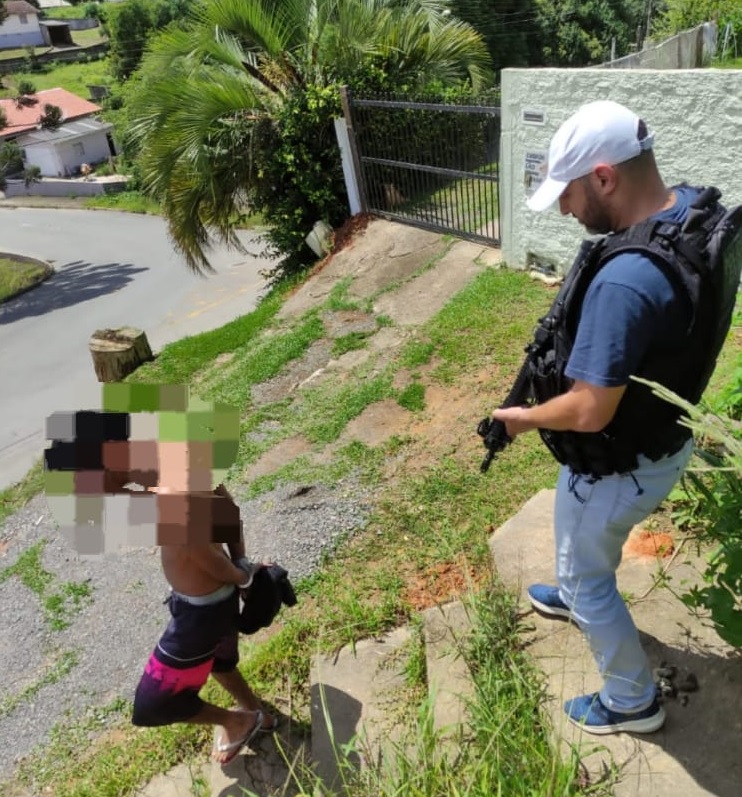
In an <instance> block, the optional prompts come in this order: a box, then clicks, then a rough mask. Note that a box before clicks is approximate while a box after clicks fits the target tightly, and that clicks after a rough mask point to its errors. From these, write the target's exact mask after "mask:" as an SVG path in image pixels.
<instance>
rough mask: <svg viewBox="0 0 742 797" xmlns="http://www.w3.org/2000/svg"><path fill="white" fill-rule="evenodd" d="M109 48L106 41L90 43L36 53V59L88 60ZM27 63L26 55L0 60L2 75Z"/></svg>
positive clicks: (47, 62) (46, 60) (21, 67)
mask: <svg viewBox="0 0 742 797" xmlns="http://www.w3.org/2000/svg"><path fill="white" fill-rule="evenodd" d="M42 44H43V42H42ZM108 48H109V45H108V42H107V41H105V42H101V43H100V44H90V45H88V46H87V47H70V48H68V49H66V50H53V51H51V52H45V53H40V54H37V55H36V60H37V61H38V62H39V63H40V64H55V63H69V62H71V61H88V60H89V59H91V58H93V57H95V56H98V57H103V56H104V55H105V54H106V53H107V52H108ZM0 49H1V48H0ZM27 65H28V63H27V59H26V58H25V57H19V58H5V59H3V60H2V61H0V75H4V74H9V73H12V72H18V71H21V70H24V69H25V68H26V67H27Z"/></svg>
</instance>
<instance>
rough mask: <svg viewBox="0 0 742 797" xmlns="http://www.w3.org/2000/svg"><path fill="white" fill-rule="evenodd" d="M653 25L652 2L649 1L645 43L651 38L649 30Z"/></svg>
mask: <svg viewBox="0 0 742 797" xmlns="http://www.w3.org/2000/svg"><path fill="white" fill-rule="evenodd" d="M651 24H652V0H647V27H646V30H645V31H644V41H646V40H647V39H648V38H649V28H650V25H651Z"/></svg>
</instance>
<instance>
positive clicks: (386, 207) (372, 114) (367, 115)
mask: <svg viewBox="0 0 742 797" xmlns="http://www.w3.org/2000/svg"><path fill="white" fill-rule="evenodd" d="M344 100H345V101H344V103H343V105H344V111H345V116H346V123H347V126H348V130H349V133H350V137H351V149H352V150H354V161H355V165H356V171H357V172H358V173H359V175H358V176H359V180H358V182H359V184H360V185H359V190H360V193H361V204H362V207H363V209H364V210H365V211H367V212H370V213H375V214H377V215H380V216H384V217H385V218H389V219H393V220H395V221H400V222H403V223H405V224H412V225H415V226H417V227H423V228H425V229H430V230H435V231H437V232H449V233H453V234H454V235H457V236H459V237H461V238H467V239H469V240H473V241H482V242H484V243H487V244H496V245H497V244H499V243H500V221H499V216H500V214H499V201H498V177H499V174H498V172H499V168H498V167H499V153H500V108H499V107H496V106H480V105H441V104H437V103H426V102H403V101H398V100H381V99H358V98H356V97H353V96H352V95H351V94H350V92H347V94H345V96H344Z"/></svg>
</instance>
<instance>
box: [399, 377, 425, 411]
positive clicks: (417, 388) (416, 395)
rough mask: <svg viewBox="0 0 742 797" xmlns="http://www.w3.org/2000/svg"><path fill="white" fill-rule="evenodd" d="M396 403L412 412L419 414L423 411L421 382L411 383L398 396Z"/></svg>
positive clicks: (423, 400) (423, 386)
mask: <svg viewBox="0 0 742 797" xmlns="http://www.w3.org/2000/svg"><path fill="white" fill-rule="evenodd" d="M397 402H398V403H399V405H400V406H401V407H404V408H405V409H407V410H411V411H412V412H419V411H420V410H424V409H425V385H423V384H422V383H421V382H413V383H412V384H411V385H407V387H406V388H405V389H404V390H403V391H402V392H401V393H400V394H399V396H398V397H397Z"/></svg>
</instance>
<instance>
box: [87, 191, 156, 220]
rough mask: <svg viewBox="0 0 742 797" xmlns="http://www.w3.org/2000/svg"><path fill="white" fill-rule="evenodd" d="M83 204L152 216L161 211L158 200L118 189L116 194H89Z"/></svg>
mask: <svg viewBox="0 0 742 797" xmlns="http://www.w3.org/2000/svg"><path fill="white" fill-rule="evenodd" d="M83 205H84V207H86V208H91V209H95V208H105V209H107V210H121V211H124V212H126V213H149V214H150V215H152V216H159V215H160V214H161V213H162V208H161V207H160V204H159V202H156V201H155V200H154V199H152V198H151V197H149V196H147V195H146V194H142V193H140V192H139V191H119V192H118V193H116V194H103V195H101V196H91V197H87V198H86V199H85V201H84V203H83Z"/></svg>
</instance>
